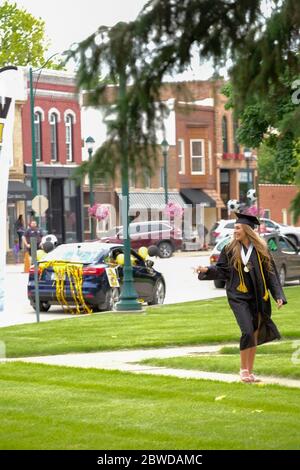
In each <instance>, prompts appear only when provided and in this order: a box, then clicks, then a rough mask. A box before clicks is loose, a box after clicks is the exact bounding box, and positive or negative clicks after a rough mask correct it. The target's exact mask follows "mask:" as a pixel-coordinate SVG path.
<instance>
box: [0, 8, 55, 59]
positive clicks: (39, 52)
mask: <svg viewBox="0 0 300 470" xmlns="http://www.w3.org/2000/svg"><path fill="white" fill-rule="evenodd" d="M48 46H49V41H48V40H47V39H46V37H45V22H44V21H43V20H42V19H41V18H35V17H34V16H33V15H31V14H30V13H28V12H27V11H26V10H24V9H20V8H18V7H17V5H16V4H15V3H9V2H7V1H5V2H4V3H3V4H2V5H0V67H3V66H5V65H28V64H30V65H32V66H33V67H39V66H41V65H43V64H44V63H45V54H46V52H47V49H48ZM51 67H52V68H53V67H54V68H61V66H60V65H59V64H57V63H54V62H53V61H52V62H49V63H48V68H51Z"/></svg>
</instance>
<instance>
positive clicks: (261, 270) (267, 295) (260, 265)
mask: <svg viewBox="0 0 300 470" xmlns="http://www.w3.org/2000/svg"><path fill="white" fill-rule="evenodd" d="M257 258H258V263H259V269H260V272H261V276H262V278H263V283H264V288H265V293H264V296H263V299H264V300H268V298H269V292H268V289H267V283H266V279H265V275H264V270H263V266H262V262H261V258H260V255H259V253H258V252H257Z"/></svg>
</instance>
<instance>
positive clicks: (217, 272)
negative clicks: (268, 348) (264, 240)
mask: <svg viewBox="0 0 300 470" xmlns="http://www.w3.org/2000/svg"><path fill="white" fill-rule="evenodd" d="M270 256H271V264H272V272H268V271H267V269H266V267H265V266H264V264H263V272H264V276H265V280H266V285H267V289H268V291H270V293H271V295H272V297H273V298H274V300H277V299H282V300H283V303H284V304H286V303H287V300H286V298H285V295H284V293H283V290H282V287H281V284H280V280H279V276H278V272H277V269H276V266H275V263H274V260H273V258H272V255H270ZM249 261H250V264H251V269H250V272H249V273H246V272H245V271H244V270H243V276H244V281H245V284H246V286H247V289H248V292H245V293H244V292H239V291H238V290H237V287H238V285H239V284H240V278H239V274H238V271H237V270H236V269H235V268H234V267H233V265H232V264H231V263H230V258H229V255H228V253H227V252H226V247H225V248H223V250H222V251H221V254H220V257H219V260H218V262H217V264H216V265H215V266H209V267H208V271H207V273H199V276H198V278H199V280H218V279H219V280H224V281H226V293H227V299H228V303H229V305H230V307H231V309H232V311H233V313H234V315H235V318H236V321H237V323H238V325H239V327H240V329H241V333H242V336H241V340H240V349H241V350H242V349H247V348H251V347H253V346H255V341H254V331H256V330H257V329H258V340H257V343H258V344H263V343H267V342H269V341H273V340H274V339H280V334H279V331H278V329H277V327H276V325H275V323H274V322H273V321H272V320H271V302H270V295H269V298H268V300H264V299H263V297H264V294H265V291H264V283H263V278H262V275H261V272H260V267H259V262H258V258H257V253H256V250H255V248H254V249H253V251H252V253H251V257H250V260H249ZM242 267H244V266H243V265H242Z"/></svg>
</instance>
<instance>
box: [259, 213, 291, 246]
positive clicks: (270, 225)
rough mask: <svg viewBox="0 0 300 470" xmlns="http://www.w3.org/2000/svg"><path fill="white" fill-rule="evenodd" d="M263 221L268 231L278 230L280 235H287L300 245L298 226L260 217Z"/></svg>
mask: <svg viewBox="0 0 300 470" xmlns="http://www.w3.org/2000/svg"><path fill="white" fill-rule="evenodd" d="M260 220H261V222H263V223H264V224H265V226H266V228H267V229H268V230H269V231H274V230H276V231H278V232H279V233H280V234H281V235H285V236H286V237H288V238H289V239H290V240H291V242H293V243H294V245H296V246H300V227H293V226H292V225H285V224H279V223H277V222H275V221H274V220H272V219H266V218H264V217H261V219H260Z"/></svg>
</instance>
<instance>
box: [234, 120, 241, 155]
mask: <svg viewBox="0 0 300 470" xmlns="http://www.w3.org/2000/svg"><path fill="white" fill-rule="evenodd" d="M238 128H239V124H238V122H237V120H236V119H233V138H234V153H240V146H239V143H238V141H237V139H236V132H237V130H238Z"/></svg>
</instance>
